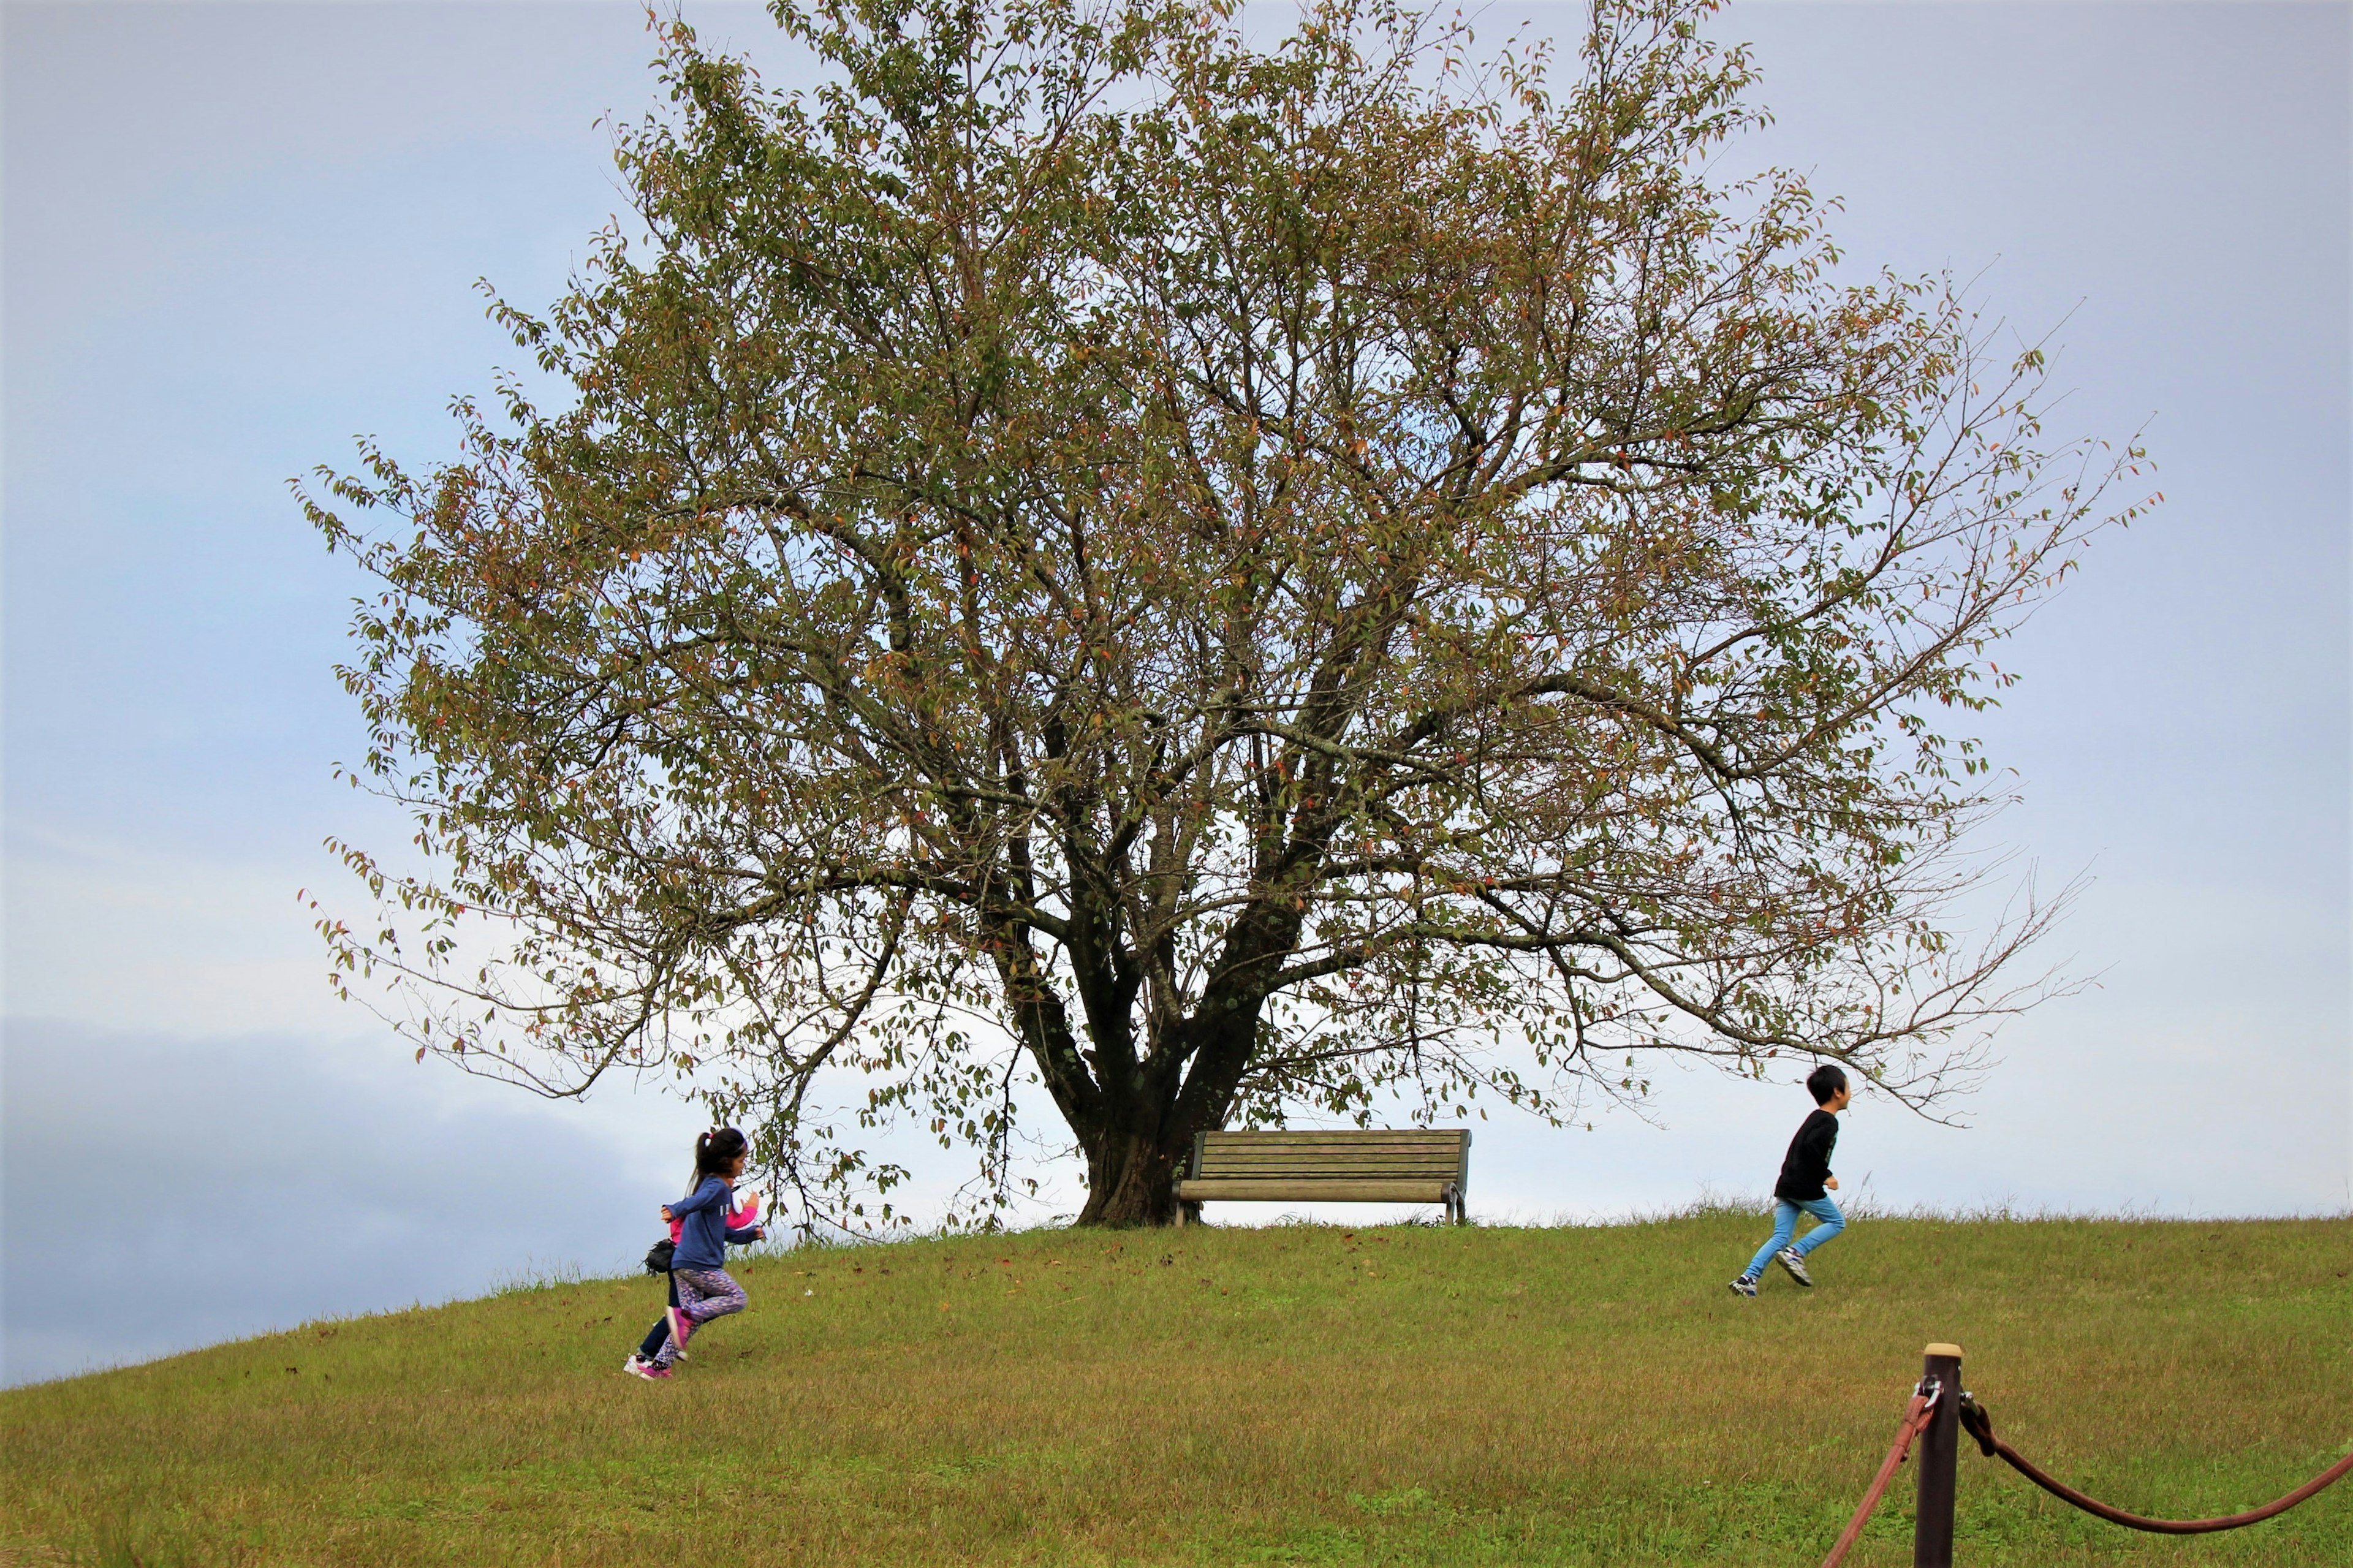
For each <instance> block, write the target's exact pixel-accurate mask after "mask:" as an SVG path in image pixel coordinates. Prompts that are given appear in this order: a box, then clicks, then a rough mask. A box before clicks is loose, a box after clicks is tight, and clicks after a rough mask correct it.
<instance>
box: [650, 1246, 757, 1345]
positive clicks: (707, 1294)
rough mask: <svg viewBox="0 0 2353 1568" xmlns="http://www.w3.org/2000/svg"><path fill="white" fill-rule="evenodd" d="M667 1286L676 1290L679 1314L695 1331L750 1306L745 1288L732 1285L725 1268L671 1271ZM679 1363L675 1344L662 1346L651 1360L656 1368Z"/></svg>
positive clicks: (672, 1342) (673, 1342) (678, 1269)
mask: <svg viewBox="0 0 2353 1568" xmlns="http://www.w3.org/2000/svg"><path fill="white" fill-rule="evenodd" d="M670 1283H671V1284H673V1285H675V1286H676V1287H677V1288H678V1310H679V1311H680V1312H681V1314H683V1315H684V1317H685V1318H686V1321H688V1322H690V1323H692V1324H694V1325H695V1326H696V1327H697V1328H700V1327H702V1325H703V1324H705V1323H707V1322H709V1321H711V1320H712V1319H713V1318H723V1317H725V1316H727V1314H729V1313H730V1312H740V1311H742V1310H744V1307H745V1306H746V1305H747V1304H748V1302H749V1298H747V1297H746V1296H745V1295H744V1287H742V1286H741V1285H738V1284H736V1283H735V1281H734V1280H733V1279H731V1278H730V1277H729V1276H728V1273H727V1270H725V1269H724V1268H673V1269H671V1270H670ZM676 1360H678V1343H677V1342H676V1341H671V1342H668V1343H666V1344H664V1345H663V1346H662V1348H661V1353H660V1354H659V1355H657V1356H655V1357H654V1364H655V1365H656V1366H668V1365H670V1363H672V1362H675V1361H676Z"/></svg>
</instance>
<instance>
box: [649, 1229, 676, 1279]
mask: <svg viewBox="0 0 2353 1568" xmlns="http://www.w3.org/2000/svg"><path fill="white" fill-rule="evenodd" d="M677 1256H678V1243H676V1242H674V1241H672V1240H671V1239H670V1237H666V1236H665V1237H662V1238H661V1239H660V1240H659V1241H657V1242H655V1243H654V1244H653V1245H652V1246H651V1247H648V1248H646V1272H647V1273H649V1274H667V1273H669V1272H670V1259H671V1258H675V1257H677Z"/></svg>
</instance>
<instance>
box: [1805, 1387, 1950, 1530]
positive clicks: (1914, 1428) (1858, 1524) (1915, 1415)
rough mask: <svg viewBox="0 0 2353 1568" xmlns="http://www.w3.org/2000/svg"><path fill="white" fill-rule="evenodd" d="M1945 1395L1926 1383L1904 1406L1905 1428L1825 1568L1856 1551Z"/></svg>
mask: <svg viewBox="0 0 2353 1568" xmlns="http://www.w3.org/2000/svg"><path fill="white" fill-rule="evenodd" d="M1942 1392H1943V1390H1942V1389H1941V1388H1940V1387H1939V1386H1938V1385H1937V1384H1933V1383H1927V1382H1923V1383H1922V1384H1921V1385H1920V1387H1919V1390H1918V1391H1917V1392H1916V1393H1915V1394H1913V1395H1912V1403H1911V1404H1909V1405H1905V1407H1904V1425H1903V1426H1900V1427H1898V1428H1897V1429H1896V1433H1895V1446H1894V1447H1892V1448H1890V1449H1888V1450H1887V1458H1885V1459H1883V1460H1882V1461H1881V1462H1880V1466H1879V1474H1878V1475H1876V1476H1874V1477H1873V1478H1872V1482H1871V1489H1870V1490H1869V1491H1867V1492H1864V1493H1863V1494H1862V1505H1861V1506H1860V1507H1858V1508H1857V1509H1856V1510H1854V1517H1853V1518H1852V1519H1850V1520H1848V1521H1846V1529H1845V1530H1844V1531H1841V1533H1840V1535H1839V1538H1838V1544H1837V1545H1835V1546H1833V1547H1831V1554H1830V1555H1829V1556H1828V1557H1825V1558H1823V1559H1822V1568H1839V1564H1840V1563H1843V1562H1845V1561H1846V1554H1847V1553H1848V1552H1852V1550H1854V1543H1855V1539H1856V1538H1857V1537H1858V1536H1860V1535H1862V1527H1863V1525H1864V1523H1865V1522H1867V1521H1869V1520H1870V1518H1871V1510H1873V1509H1874V1508H1877V1507H1878V1506H1879V1500H1880V1498H1881V1497H1882V1496H1883V1495H1884V1494H1885V1492H1886V1490H1887V1483H1888V1482H1889V1481H1890V1480H1892V1479H1894V1476H1895V1467H1896V1466H1898V1465H1900V1464H1902V1463H1903V1462H1904V1456H1905V1454H1907V1453H1909V1452H1911V1450H1912V1439H1914V1438H1915V1437H1917V1436H1919V1435H1920V1434H1921V1433H1923V1432H1925V1431H1926V1430H1927V1429H1928V1421H1929V1418H1930V1417H1931V1416H1932V1415H1935V1414H1936V1396H1937V1394H1940V1393H1942Z"/></svg>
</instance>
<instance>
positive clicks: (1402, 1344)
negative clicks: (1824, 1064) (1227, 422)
mask: <svg viewBox="0 0 2353 1568" xmlns="http://www.w3.org/2000/svg"><path fill="white" fill-rule="evenodd" d="M1758 1239H1759V1225H1758V1222H1757V1221H1756V1220H1755V1219H1753V1218H1747V1217H1744V1216H1740V1215H1723V1214H1709V1215H1695V1216H1691V1217H1686V1218H1680V1219H1673V1220H1667V1221H1662V1222H1658V1223H1654V1224H1645V1225H1632V1226H1610V1227H1601V1228H1590V1229H1576V1228H1571V1229H1483V1228H1473V1229H1470V1230H1447V1229H1437V1228H1419V1227H1400V1228H1388V1229H1362V1230H1356V1231H1353V1232H1350V1231H1342V1230H1338V1229H1333V1228H1327V1227H1320V1226H1282V1227H1276V1228H1271V1229H1264V1230H1242V1229H1219V1228H1210V1229H1198V1228H1197V1229H1191V1230H1187V1231H1182V1232H1158V1233H1139V1232H1128V1233H1124V1234H1101V1233H1086V1234H1076V1233H1071V1232H1038V1233H1031V1234H1028V1235H1022V1236H1017V1237H995V1238H971V1239H955V1240H940V1241H922V1242H911V1243H906V1244H902V1245H899V1246H893V1247H868V1248H860V1249H853V1250H825V1251H809V1252H804V1253H800V1254H797V1255H789V1256H783V1257H776V1258H765V1259H757V1260H754V1261H752V1262H750V1263H748V1264H746V1265H745V1266H744V1268H741V1269H740V1270H739V1278H741V1279H743V1280H744V1284H745V1286H746V1287H747V1288H748V1289H749V1290H750V1291H751V1295H752V1308H751V1310H750V1311H749V1312H747V1313H745V1314H744V1315H743V1316H741V1317H736V1318H732V1319H728V1320H726V1321H723V1322H721V1323H718V1324H715V1325H714V1326H713V1327H712V1329H711V1330H710V1331H708V1333H707V1334H706V1335H705V1336H703V1337H702V1338H701V1339H698V1340H697V1342H696V1343H695V1346H694V1354H693V1356H692V1358H691V1361H690V1363H688V1367H687V1370H686V1371H685V1373H683V1375H681V1377H680V1378H679V1379H678V1380H677V1381H676V1382H674V1383H672V1384H668V1385H656V1384H645V1383H641V1382H639V1381H638V1380H636V1379H633V1378H628V1377H625V1376H623V1375H622V1374H621V1373H620V1372H619V1370H618V1368H619V1364H620V1361H621V1358H622V1356H623V1354H624V1353H625V1352H626V1351H627V1350H628V1347H629V1346H630V1345H631V1344H632V1343H633V1342H635V1340H636V1338H637V1336H638V1333H640V1332H641V1331H643V1329H644V1327H645V1325H646V1324H647V1323H648V1322H649V1321H651V1320H652V1317H653V1315H654V1313H655V1311H656V1310H657V1309H658V1307H659V1290H658V1287H657V1286H656V1285H655V1283H654V1282H653V1281H651V1280H649V1279H645V1278H642V1277H640V1278H638V1279H620V1280H588V1281H581V1282H575V1283H565V1284H556V1285H549V1286H545V1287H542V1288H537V1289H516V1290H512V1291H509V1292H507V1293H505V1294H503V1295H501V1296H498V1297H494V1298H491V1299H490V1300H481V1301H470V1302H465V1303H461V1304H458V1305H453V1306H448V1307H440V1308H434V1309H430V1310H417V1311H411V1312H402V1313H396V1314H391V1315H388V1316H384V1317H375V1318H366V1319H361V1320H357V1321H344V1322H338V1323H332V1324H322V1325H314V1326H312V1327H310V1328H306V1329H303V1330H301V1331H295V1332H292V1333H287V1334H278V1335H273V1336H270V1337H268V1338H264V1339H258V1340H250V1341H247V1342H241V1343H237V1344H231V1345H223V1346H219V1347H216V1348H215V1349H211V1350H206V1351H201V1352H195V1353H193V1354H189V1355H184V1356H178V1357H175V1358H174V1359H172V1360H169V1361H164V1362H159V1363H153V1364H150V1365H146V1366H141V1367H134V1368H130V1369H126V1370H122V1371H117V1372H109V1373H98V1374H95V1375H92V1376H89V1377H82V1378H76V1379H72V1380H69V1381H65V1382H60V1383H54V1384H41V1385H37V1386H35V1387H30V1388H24V1389H18V1390H15V1391H12V1392H9V1393H7V1394H5V1395H0V1459H5V1478H6V1484H5V1491H0V1543H5V1544H0V1562H8V1561H15V1562H20V1563H26V1564H33V1563H52V1562H55V1563H115V1564H122V1565H126V1568H127V1565H129V1564H131V1563H141V1564H143V1565H146V1568H155V1565H158V1564H172V1565H179V1564H189V1565H198V1564H201V1565H206V1568H210V1565H214V1564H241V1563H316V1564H322V1565H326V1564H335V1565H344V1564H385V1563H453V1564H469V1565H470V1564H478V1563H479V1564H494V1563H551V1564H553V1563H562V1564H566V1565H572V1568H586V1565H590V1564H607V1563H609V1564H623V1563H628V1564H632V1565H637V1564H648V1563H659V1564H676V1563H691V1564H694V1565H696V1568H704V1565H722V1564H737V1563H741V1564H745V1565H746V1568H766V1565H770V1564H819V1563H825V1564H831V1563H1084V1564H1096V1563H1101V1564H1110V1563H1182V1564H1197V1563H1198V1564H1209V1563H1219V1564H1222V1563H1349V1564H1357V1563H1363V1564H1375V1563H1382V1564H1390V1563H1394V1564H1408V1563H1411V1564H1440V1563H1482V1564H1485V1563H1494V1564H1504V1563H1511V1564H1519V1563H1711V1562H1718V1561H1721V1562H1725V1563H1744V1564H1746V1563H1788V1564H1801V1563H1802V1564H1811V1563H1818V1562H1820V1558H1821V1554H1822V1552H1824V1551H1826V1550H1827V1549H1828V1546H1829V1544H1830V1542H1831V1539H1832V1538H1833V1537H1834V1536H1835V1535H1836V1533H1837V1531H1838V1530H1839V1527H1840V1526H1841V1524H1842V1523H1843V1522H1844V1520H1845V1517H1846V1514H1847V1512H1848V1511H1849V1510H1851V1509H1852V1506H1853V1504H1854V1500H1855V1499H1856V1497H1857V1496H1858V1495H1859V1494H1860V1492H1861V1491H1862V1488H1863V1486H1864V1484H1865V1483H1866V1482H1867V1480H1868V1479H1869V1478H1870V1476H1871V1474H1872V1472H1873V1468H1875V1466H1876V1465H1877V1463H1878V1461H1879V1458H1880V1457H1881V1456H1882V1455H1883V1453H1884V1452H1885V1451H1886V1447H1887V1443H1888V1441H1889V1438H1890V1437H1891V1436H1892V1435H1893V1431H1894V1425H1895V1421H1896V1418H1897V1415H1899V1413H1900V1411H1901V1409H1902V1406H1903V1403H1904V1399H1905V1395H1906V1394H1907V1393H1908V1392H1909V1384H1910V1383H1911V1380H1912V1379H1913V1378H1914V1377H1915V1376H1916V1375H1917V1373H1918V1369H1919V1355H1920V1347H1921V1346H1922V1345H1923V1344H1924V1343H1926V1342H1928V1341H1931V1340H1953V1341H1957V1342H1959V1343H1960V1344H1961V1345H1962V1346H1963V1347H1964V1349H1965V1350H1966V1351H1967V1352H1968V1383H1969V1384H1970V1386H1971V1388H1972V1389H1973V1390H1974V1391H1975V1392H1976V1393H1977V1394H1978V1395H1979V1396H1980V1397H1982V1398H1983V1399H1984V1400H1985V1401H1986V1402H1987V1404H1988V1405H1989V1406H1990V1407H1991V1409H1992V1410H1993V1412H1994V1414H1995V1416H1996V1418H1997V1419H1998V1420H1999V1422H2000V1426H2001V1429H2002V1431H2003V1434H2004V1435H2005V1436H2008V1437H2009V1438H2010V1440H2011V1441H2012V1442H2013V1443H2015V1444H2017V1445H2018V1447H2020V1448H2021V1450H2022V1451H2024V1452H2025V1453H2027V1454H2028V1455H2029V1456H2030V1457H2032V1458H2037V1459H2039V1460H2041V1461H2042V1463H2043V1464H2045V1465H2046V1466H2047V1467H2048V1468H2051V1469H2052V1470H2053V1471H2055V1472H2056V1473H2058V1474H2059V1475H2060V1476H2062V1477H2063V1478H2065V1479H2071V1480H2073V1481H2074V1482H2075V1483H2076V1484H2078V1485H2080V1486H2083V1487H2084V1489H2087V1490H2090V1491H2091V1492H2093V1493H2094V1494H2095V1495H2097V1496H2100V1497H2103V1498H2105V1499H2107V1500H2111V1501H2114V1502H2116V1503H2119V1504H2121V1505H2122V1506H2124V1507H2126V1508H2131V1509H2137V1510H2141V1511H2144V1512H2152V1513H2158V1514H2167V1515H2173V1516H2183V1515H2192V1514H2209V1513H2217V1512H2224V1511H2229V1510H2234V1509H2239V1508H2245V1507H2250V1506H2253V1504H2256V1503H2258V1502H2263V1501H2266V1500H2269V1499H2271V1498H2273V1497H2274V1496H2276V1495H2277V1494H2279V1493H2280V1492H2282V1491H2284V1490H2286V1489H2288V1488H2289V1487H2291V1486H2293V1485H2295V1484H2297V1483H2299V1482H2301V1481H2303V1480H2304V1479H2306V1478H2307V1477H2308V1476H2310V1475H2311V1474H2312V1473H2313V1472H2314V1471H2316V1470H2317V1469H2319V1468H2321V1467H2322V1466H2323V1465H2325V1464H2327V1463H2328V1462H2329V1461H2330V1460H2331V1459H2333V1458H2336V1457H2337V1455H2338V1454H2340V1453H2342V1452H2344V1451H2345V1449H2346V1447H2348V1445H2353V1279H2348V1274H2353V1221H2348V1220H2343V1219H2331V1220H2309V1221H2279V1222H2269V1221H2264V1222H2245V1223H2232V1224H2211V1223H2209V1224H2185V1223H2154V1222H2147V1223H2143V1222H2129V1221H2075V1220H2057V1221H2034V1222H2006V1221H2000V1220H1975V1221H1960V1220H1940V1219H1926V1218H1915V1219H1879V1220H1870V1219H1865V1220H1861V1221H1858V1222H1857V1223H1856V1224H1855V1225H1854V1226H1853V1227H1852V1229H1851V1230H1850V1231H1849V1232H1848V1233H1847V1235H1846V1236H1845V1237H1842V1238H1841V1239H1840V1240H1839V1241H1838V1242H1837V1243H1835V1244H1834V1245H1833V1246H1831V1247H1830V1248H1828V1249H1827V1250H1826V1251H1824V1252H1823V1253H1822V1254H1821V1255H1820V1259H1819V1262H1818V1268H1817V1273H1818V1277H1819V1278H1820V1280H1821V1286H1820V1289H1816V1290H1814V1291H1813V1292H1811V1293H1810V1294H1808V1293H1804V1292H1800V1291H1799V1290H1798V1289H1796V1288H1795V1287H1793V1286H1791V1285H1790V1284H1789V1283H1788V1281H1787V1280H1786V1279H1780V1278H1779V1277H1778V1274H1777V1276H1776V1277H1775V1278H1774V1279H1770V1280H1768V1281H1767V1285H1766V1287H1765V1294H1764V1296H1763V1298H1762V1299H1760V1300H1756V1301H1740V1300H1735V1299H1734V1298H1733V1297H1732V1296H1731V1295H1729V1294H1728V1293H1727V1292H1726V1291H1725V1289H1724V1280H1725V1279H1727V1278H1729V1277H1730V1275H1731V1273H1732V1272H1733V1270H1734V1269H1735V1268H1736V1267H1737V1266H1738V1264H1739V1262H1740V1261H1741V1260H1742V1259H1744V1258H1746V1255H1747V1253H1748V1251H1749V1250H1750V1249H1751V1248H1752V1247H1754V1246H1755V1245H1756V1243H1757V1240H1758ZM257 1279H259V1280H260V1281H261V1282H263V1284H264V1285H265V1286H266V1283H267V1279H268V1273H267V1270H262V1271H259V1272H258V1273H257ZM1961 1463H1962V1466H1963V1468H1962V1471H1961V1490H1960V1498H1961V1501H1960V1531H1961V1538H1962V1539H1961V1543H1960V1560H1961V1562H1963V1563H1968V1564H1993V1563H2015V1564H2028V1563H2031V1564H2050V1563H2124V1562H2130V1563H2147V1564H2177V1563H2325V1564H2329V1565H2331V1568H2344V1565H2345V1564H2347V1563H2353V1482H2348V1484H2346V1485H2344V1486H2341V1487H2339V1488H2337V1489H2333V1490H2331V1491H2328V1492H2325V1493H2323V1494H2321V1496H2320V1497H2318V1498H2316V1499H2315V1500H2312V1501H2311V1502H2308V1503H2306V1505H2305V1506H2304V1507H2302V1508H2300V1509H2298V1510H2295V1511H2294V1512H2292V1513H2290V1514H2288V1515H2287V1516H2285V1517H2284V1518H2283V1519H2280V1520H2276V1521H2272V1522H2270V1523H2268V1524H2263V1525H2259V1526H2256V1527H2254V1528H2253V1529H2251V1530H2246V1531H2237V1532H2234V1533H2232V1534H2228V1535H2222V1536H2212V1537H2205V1538H2202V1539H2193V1540H2175V1539H2170V1538H2163V1537H2150V1536H2141V1535H2136V1534H2131V1533H2128V1532H2126V1531H2121V1530H2117V1529H2116V1528H2114V1527H2112V1526H2109V1525H2105V1524H2102V1523H2099V1522H2097V1521H2093V1520H2089V1519H2086V1518H2084V1517H2083V1516H2082V1515H2079V1514H2076V1513H2074V1512H2073V1511H2072V1510H2067V1509H2065V1508H2064V1507H2063V1506H2062V1505H2060V1504H2058V1503H2056V1502H2055V1501H2053V1500H2050V1499H2048V1498H2045V1497H2044V1496H2042V1494H2041V1493H2040V1492H2037V1491H2035V1490H2033V1489H2031V1488H2030V1487H2028V1486H2027V1485H2026V1484H2025V1482H2024V1481H2022V1480H2021V1479H2019V1478H2017V1477H2016V1476H2014V1475H2012V1474H2010V1472H2009V1471H2008V1470H2007V1469H2005V1468H2002V1467H2000V1466H1999V1465H1997V1464H1996V1463H1994V1462H1992V1461H1989V1460H1986V1459H1982V1458H1978V1455H1977V1454H1976V1452H1975V1450H1974V1449H1973V1448H1972V1449H1966V1450H1965V1451H1964V1454H1963V1458H1962V1461H1961ZM1910 1489H1911V1479H1910V1476H1909V1475H1908V1474H1906V1475H1905V1476H1902V1477H1900V1478H1899V1479H1898V1482H1897V1485H1896V1487H1895V1488H1894V1490H1893V1491H1892V1492H1891V1494H1890V1497H1889V1500H1888V1501H1887V1503H1886V1504H1885V1505H1883V1509H1882V1511H1881V1514H1880V1517H1879V1518H1878V1519H1877V1521H1874V1523H1873V1528H1872V1530H1871V1531H1870V1533H1869V1534H1868V1535H1867V1536H1866V1537H1865V1540H1864V1543H1863V1546H1862V1549H1861V1550H1860V1551H1859V1552H1857V1553H1856V1556H1855V1557H1854V1559H1852V1561H1854V1562H1855V1563H1876V1564H1894V1563H1909V1562H1910V1561H1911V1555H1910V1539H1911V1517H1910Z"/></svg>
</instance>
